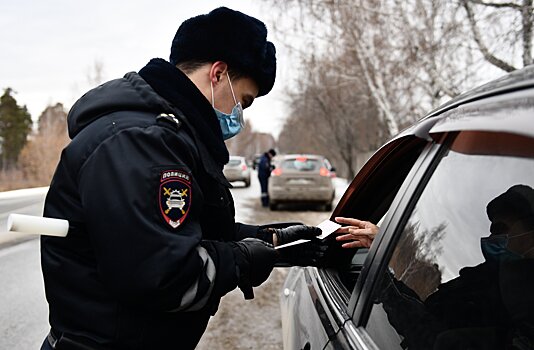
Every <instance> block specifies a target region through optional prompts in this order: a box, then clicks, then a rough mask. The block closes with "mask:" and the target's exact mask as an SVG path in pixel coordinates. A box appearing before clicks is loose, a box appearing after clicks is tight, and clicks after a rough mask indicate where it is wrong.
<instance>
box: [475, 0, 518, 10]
mask: <svg viewBox="0 0 534 350" xmlns="http://www.w3.org/2000/svg"><path fill="white" fill-rule="evenodd" d="M469 1H470V2H472V3H473V4H477V5H484V6H488V7H496V8H504V7H508V8H512V9H517V10H519V9H521V5H518V4H516V3H513V2H502V3H500V2H485V1H482V0H469Z"/></svg>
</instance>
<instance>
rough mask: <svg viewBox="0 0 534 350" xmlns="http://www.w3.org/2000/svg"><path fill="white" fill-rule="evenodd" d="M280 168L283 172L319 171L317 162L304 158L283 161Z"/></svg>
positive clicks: (316, 160)
mask: <svg viewBox="0 0 534 350" xmlns="http://www.w3.org/2000/svg"><path fill="white" fill-rule="evenodd" d="M281 168H282V169H285V170H298V171H315V170H318V169H319V160H318V159H310V158H306V157H298V158H293V159H285V160H284V161H283V162H282V164H281Z"/></svg>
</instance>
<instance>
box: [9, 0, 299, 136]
mask: <svg viewBox="0 0 534 350" xmlns="http://www.w3.org/2000/svg"><path fill="white" fill-rule="evenodd" d="M219 6H227V7H230V8H232V9H235V10H239V11H242V12H244V13H247V14H249V15H252V16H254V17H257V18H259V19H261V20H263V21H264V22H266V25H267V28H268V30H269V34H268V39H269V40H271V41H273V42H274V43H275V45H276V46H277V49H278V53H279V54H278V67H279V69H278V74H277V80H276V83H275V86H274V89H273V91H272V92H271V93H270V94H269V95H267V96H265V97H262V98H260V99H257V100H256V101H255V102H254V104H253V105H252V106H251V107H250V108H249V109H247V110H246V111H245V118H246V119H247V120H248V121H252V124H253V126H254V129H256V130H258V131H262V132H271V133H273V134H275V135H277V134H278V133H279V131H280V129H281V126H282V125H283V120H284V119H285V116H286V112H285V105H284V102H283V100H282V99H283V95H284V94H283V87H284V85H286V83H287V82H288V79H289V78H288V77H287V74H284V72H285V71H288V69H287V68H286V67H287V65H288V62H287V61H286V60H284V59H283V58H282V55H283V47H282V45H280V43H279V42H277V40H276V39H277V38H276V37H275V36H274V35H273V34H274V33H273V31H272V30H271V28H270V24H269V20H270V18H271V17H269V12H270V11H269V9H268V8H266V6H265V5H258V2H257V1H256V2H252V1H245V0H230V1H212V0H196V1H195V0H190V1H179V0H174V1H170V0H92V1H77V0H47V1H39V0H17V1H8V0H2V1H1V2H0V33H2V41H1V42H0V48H1V49H0V89H2V91H3V89H5V88H7V87H10V88H12V89H13V90H14V91H15V92H16V94H15V98H16V99H17V101H18V102H19V104H23V105H26V106H27V107H28V109H29V111H30V113H31V115H32V117H33V119H34V120H37V118H38V117H39V115H40V114H41V112H42V111H43V110H44V108H45V107H46V106H47V105H49V104H55V103H57V102H61V103H63V104H64V105H65V106H66V108H69V107H70V106H71V105H72V104H73V103H74V101H75V100H76V99H77V98H78V97H79V96H80V95H81V94H83V93H84V92H85V91H86V90H87V89H88V88H89V87H90V85H89V82H88V74H89V72H90V71H91V67H94V64H95V61H99V62H101V63H102V64H103V68H104V69H103V73H104V74H103V76H104V78H105V80H110V79H114V78H118V77H122V76H123V75H124V74H125V73H126V72H129V71H139V69H141V68H142V67H143V66H144V65H145V64H146V63H147V62H148V61H149V60H150V58H153V57H162V58H165V59H168V56H169V52H170V44H171V41H172V38H173V37H174V34H175V32H176V30H177V29H178V26H179V25H180V23H181V22H183V21H184V20H185V19H187V18H190V17H192V16H195V15H198V14H203V13H207V12H209V11H210V10H212V9H214V8H216V7H219ZM229 49H232V48H229Z"/></svg>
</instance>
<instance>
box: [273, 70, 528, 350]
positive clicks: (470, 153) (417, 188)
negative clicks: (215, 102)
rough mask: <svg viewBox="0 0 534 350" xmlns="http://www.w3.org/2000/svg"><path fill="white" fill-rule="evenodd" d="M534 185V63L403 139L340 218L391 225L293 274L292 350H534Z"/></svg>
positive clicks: (354, 187)
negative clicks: (362, 244) (366, 244)
mask: <svg viewBox="0 0 534 350" xmlns="http://www.w3.org/2000/svg"><path fill="white" fill-rule="evenodd" d="M283 171H284V169H282V172H283ZM533 175H534V67H533V66H530V67H527V68H524V69H522V70H520V71H516V72H513V73H511V74H509V75H507V76H505V77H503V78H501V79H499V80H496V81H494V82H492V83H490V84H487V85H484V86H481V87H480V88H478V89H475V90H472V91H470V92H467V93H466V94H463V95H461V96H459V97H457V98H455V99H453V100H452V101H450V102H448V103H446V104H445V105H443V106H442V107H440V108H439V109H437V110H436V111H434V112H432V113H430V114H429V115H428V116H427V117H426V118H424V119H422V120H421V121H420V122H418V123H416V124H415V125H414V126H412V127H411V128H409V129H406V130H405V131H403V132H402V133H400V134H399V135H397V136H396V137H395V138H394V139H392V140H391V141H389V142H388V143H386V144H385V145H384V146H383V147H382V148H380V149H379V150H378V151H377V152H376V153H375V154H374V155H373V156H372V157H371V158H370V159H369V161H368V162H367V163H366V164H365V166H364V167H363V168H362V169H361V170H360V172H359V173H358V174H357V175H356V177H355V178H354V180H353V181H352V183H351V185H350V186H349V187H348V189H347V190H346V192H345V194H344V195H343V197H342V198H341V200H340V202H339V204H338V205H337V207H336V208H335V210H334V212H333V214H332V216H331V220H333V219H334V218H335V217H336V216H344V217H352V218H357V219H362V220H367V221H370V222H372V223H375V224H377V225H378V226H379V227H380V231H379V233H378V234H377V235H376V237H375V239H374V242H373V244H372V246H371V247H370V248H369V250H367V249H362V248H359V249H357V248H355V249H343V248H341V247H340V246H339V242H336V241H335V239H333V238H327V242H329V243H328V251H327V253H326V256H327V259H326V261H324V262H323V264H321V266H327V267H320V268H316V267H293V268H291V271H290V272H289V274H288V276H287V278H286V281H285V284H284V287H283V289H282V295H281V310H282V325H283V327H282V329H283V341H284V349H286V350H289V349H310V350H313V349H373V350H375V349H532V348H533V344H534V331H533V330H534V190H533V188H534V176H533ZM274 178H276V177H274Z"/></svg>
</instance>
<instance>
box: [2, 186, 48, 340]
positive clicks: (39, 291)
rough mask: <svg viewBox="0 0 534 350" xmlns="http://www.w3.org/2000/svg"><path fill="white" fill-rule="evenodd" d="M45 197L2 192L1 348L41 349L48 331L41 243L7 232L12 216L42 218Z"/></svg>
mask: <svg viewBox="0 0 534 350" xmlns="http://www.w3.org/2000/svg"><path fill="white" fill-rule="evenodd" d="M45 194H46V189H35V190H29V191H18V192H11V193H0V296H1V297H0V349H39V347H40V346H41V343H42V341H43V339H44V337H45V335H46V333H47V332H48V310H47V305H46V300H45V296H44V288H43V278H42V275H41V263H40V261H39V240H38V239H37V237H35V236H21V235H19V234H8V233H7V232H5V231H6V221H7V216H8V214H9V213H13V212H14V213H18V214H28V215H42V208H43V202H44V197H45Z"/></svg>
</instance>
